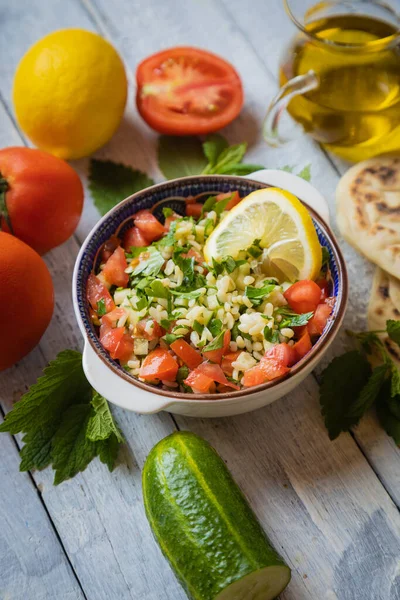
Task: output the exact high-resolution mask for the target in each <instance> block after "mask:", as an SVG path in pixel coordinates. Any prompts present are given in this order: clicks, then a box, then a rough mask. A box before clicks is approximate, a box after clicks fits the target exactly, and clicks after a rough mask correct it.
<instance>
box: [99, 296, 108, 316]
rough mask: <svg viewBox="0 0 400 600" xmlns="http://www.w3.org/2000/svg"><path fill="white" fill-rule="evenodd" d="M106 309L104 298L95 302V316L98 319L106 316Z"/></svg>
mask: <svg viewBox="0 0 400 600" xmlns="http://www.w3.org/2000/svg"><path fill="white" fill-rule="evenodd" d="M106 312H107V309H106V303H105V300H104V298H100V300H98V302H97V314H98V316H99V317H102V316H104V315H105V314H106Z"/></svg>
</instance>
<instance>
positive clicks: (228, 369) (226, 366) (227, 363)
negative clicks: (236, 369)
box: [221, 350, 242, 377]
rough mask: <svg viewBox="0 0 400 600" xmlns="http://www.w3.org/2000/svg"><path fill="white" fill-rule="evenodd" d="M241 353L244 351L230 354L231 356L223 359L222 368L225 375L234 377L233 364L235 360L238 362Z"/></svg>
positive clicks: (228, 355) (227, 355)
mask: <svg viewBox="0 0 400 600" xmlns="http://www.w3.org/2000/svg"><path fill="white" fill-rule="evenodd" d="M241 353H242V350H238V351H237V352H229V354H225V356H223V357H222V361H221V368H222V370H223V372H224V373H225V375H228V376H229V377H232V373H233V367H232V363H233V362H234V361H235V360H237V358H238V356H239V354H241Z"/></svg>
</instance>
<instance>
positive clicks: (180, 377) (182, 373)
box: [176, 365, 190, 385]
mask: <svg viewBox="0 0 400 600" xmlns="http://www.w3.org/2000/svg"><path fill="white" fill-rule="evenodd" d="M189 373H190V369H189V367H187V366H186V365H183V366H182V367H179V369H178V373H177V374H176V381H177V382H178V383H179V384H180V385H181V384H182V383H183V381H184V379H186V377H187V376H188V375H189Z"/></svg>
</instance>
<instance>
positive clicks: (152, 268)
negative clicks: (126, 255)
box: [132, 246, 165, 277]
mask: <svg viewBox="0 0 400 600" xmlns="http://www.w3.org/2000/svg"><path fill="white" fill-rule="evenodd" d="M147 253H148V257H147V258H145V259H144V260H141V261H140V263H139V264H138V265H137V267H136V268H135V270H134V271H133V273H132V274H133V275H134V276H135V275H139V274H141V275H147V276H148V277H150V276H155V275H158V273H159V272H160V271H161V267H162V266H163V264H164V262H165V260H164V258H163V257H162V255H161V254H160V252H159V251H158V250H157V249H156V248H155V247H154V246H150V247H149V248H147Z"/></svg>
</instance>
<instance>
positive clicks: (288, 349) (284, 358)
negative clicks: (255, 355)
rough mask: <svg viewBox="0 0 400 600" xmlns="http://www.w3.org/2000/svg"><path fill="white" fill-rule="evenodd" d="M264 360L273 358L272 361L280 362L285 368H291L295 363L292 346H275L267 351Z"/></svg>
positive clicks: (295, 356) (295, 357) (284, 344)
mask: <svg viewBox="0 0 400 600" xmlns="http://www.w3.org/2000/svg"><path fill="white" fill-rule="evenodd" d="M264 358H273V359H274V360H277V361H279V362H281V363H282V364H283V365H284V366H285V367H291V366H292V365H294V363H295V362H297V355H296V353H295V352H294V350H293V346H289V344H286V343H283V344H277V345H276V346H273V347H272V348H271V349H270V350H267V352H266V353H265V355H264ZM262 360H263V359H262Z"/></svg>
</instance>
